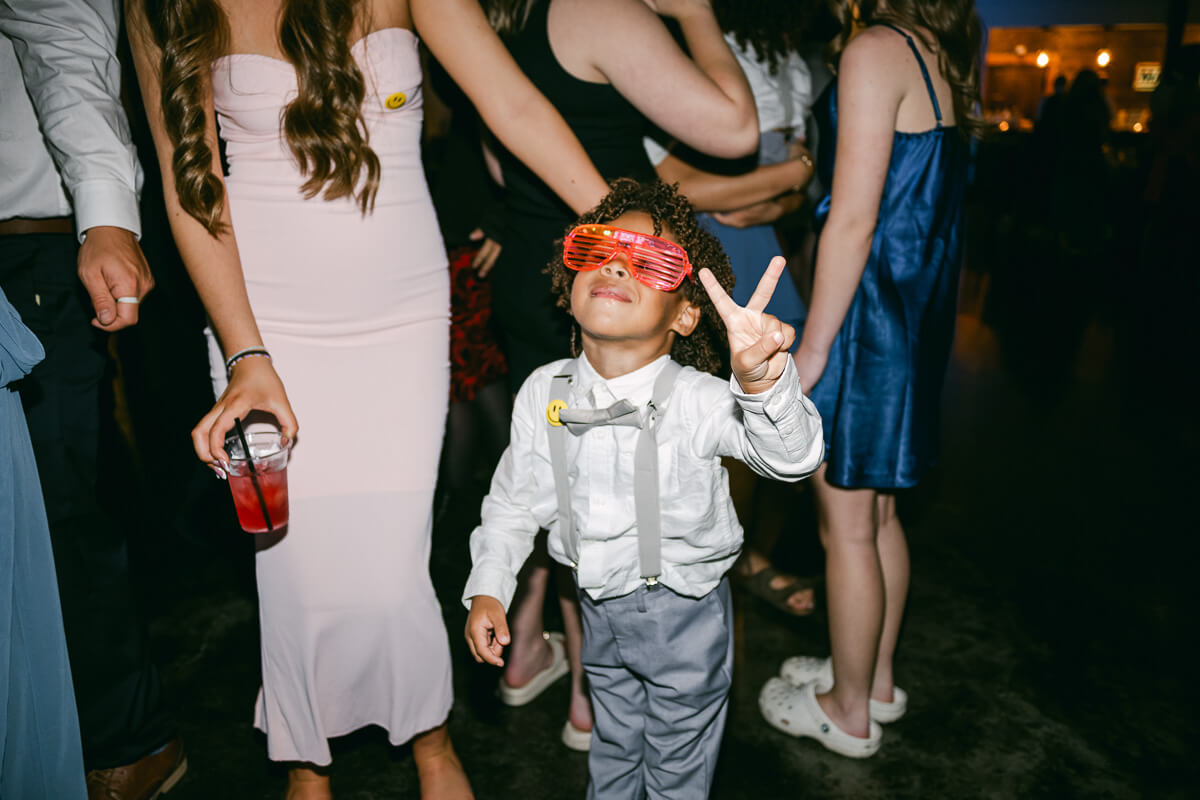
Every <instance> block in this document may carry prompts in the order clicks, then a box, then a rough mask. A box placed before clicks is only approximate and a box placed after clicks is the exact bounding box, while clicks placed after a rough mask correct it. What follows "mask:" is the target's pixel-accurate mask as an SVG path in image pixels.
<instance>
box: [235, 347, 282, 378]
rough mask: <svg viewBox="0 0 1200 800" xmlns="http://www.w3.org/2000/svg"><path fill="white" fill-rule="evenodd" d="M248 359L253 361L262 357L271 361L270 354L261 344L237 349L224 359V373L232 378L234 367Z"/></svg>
mask: <svg viewBox="0 0 1200 800" xmlns="http://www.w3.org/2000/svg"><path fill="white" fill-rule="evenodd" d="M250 359H253V360H255V361H258V360H262V359H265V360H266V361H271V354H270V353H268V352H267V349H266V348H265V347H263V346H261V345H258V346H255V347H246V348H243V349H241V350H238V351H237V352H236V353H234V354H233V355H231V356H229V358H227V359H225V375H226V376H227V377H230V378H232V377H233V369H234V367H236V366H237V365H238V364H242V363H244V362H246V361H247V360H250Z"/></svg>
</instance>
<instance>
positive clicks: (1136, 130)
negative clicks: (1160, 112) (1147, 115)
mask: <svg viewBox="0 0 1200 800" xmlns="http://www.w3.org/2000/svg"><path fill="white" fill-rule="evenodd" d="M1133 132H1134V133H1141V132H1142V123H1140V122H1135V123H1133Z"/></svg>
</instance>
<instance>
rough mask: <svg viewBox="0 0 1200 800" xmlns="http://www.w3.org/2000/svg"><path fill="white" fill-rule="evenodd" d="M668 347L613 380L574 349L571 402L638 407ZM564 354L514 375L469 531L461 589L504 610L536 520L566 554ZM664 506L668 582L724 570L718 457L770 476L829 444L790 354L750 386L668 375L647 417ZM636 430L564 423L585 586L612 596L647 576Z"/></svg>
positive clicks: (725, 490) (728, 513)
mask: <svg viewBox="0 0 1200 800" xmlns="http://www.w3.org/2000/svg"><path fill="white" fill-rule="evenodd" d="M668 358H669V356H662V357H661V358H659V359H658V360H656V361H654V362H652V363H650V364H648V365H646V366H644V367H642V368H641V369H638V370H635V371H634V372H630V373H628V374H626V375H622V376H620V377H617V378H613V379H611V380H605V379H604V378H602V377H601V376H600V375H599V374H598V373H597V372H596V371H595V369H593V368H592V366H591V365H590V364H589V363H588V361H587V359H586V358H585V357H583V356H580V357H579V359H578V363H577V366H576V372H575V379H574V383H573V385H572V387H571V391H570V395H569V397H567V398H564V399H565V400H566V403H567V405H568V406H569V407H580V408H606V407H608V406H609V405H611V404H612V403H614V402H616V401H618V400H620V399H627V400H629V401H630V402H631V403H633V404H634V405H635V406H638V407H642V406H645V405H646V404H647V403H648V402H649V401H650V397H651V394H652V392H653V389H654V380H655V378H657V377H658V373H659V372H660V371H661V370H662V368H663V366H664V365H665V364H666V362H667V359H668ZM565 363H566V362H565V361H556V362H554V363H551V364H547V365H545V366H543V367H540V368H539V369H538V370H537V371H535V372H534V373H533V374H532V375H531V376H529V378H528V380H526V381H525V383H524V385H523V386H522V387H521V391H520V392H519V393H518V394H517V399H516V403H515V404H514V407H513V421H512V436H511V441H510V443H509V446H508V449H507V450H506V451H505V452H504V456H503V457H502V458H501V460H500V464H499V466H498V467H497V468H496V474H495V476H494V477H493V478H492V486H491V491H490V492H489V493H488V496H487V497H486V498H484V501H483V511H482V521H481V524H480V525H479V527H478V528H476V529H475V531H474V532H473V533H472V534H471V559H472V562H473V567H472V570H471V575H470V577H469V578H468V580H467V586H466V590H465V591H464V592H463V602H464V603H466V604H467V605H469V604H470V598H472V597H474V596H476V595H488V596H491V597H495V598H496V599H498V600H499V601H500V602H501V603H503V604H504V607H505V608H506V609H507V608H508V605H509V603H510V602H511V601H512V597H513V592H514V591H515V590H516V584H517V572H518V571H519V570H520V569H521V565H522V564H523V563H524V562H525V559H526V558H528V557H529V553H530V551H531V550H532V548H533V540H534V537H535V536H536V534H537V532H538V529H539V528H546V529H547V530H549V532H550V536H549V550H550V555H551V557H552V558H554V559H555V560H556V561H559V562H561V563H563V564H567V563H569V562H568V560H567V557H566V555H565V553H564V550H563V543H562V539H561V534H560V532H559V525H558V503H557V498H556V495H555V491H554V471H553V468H552V467H551V463H550V444H549V438H548V437H549V429H550V423H549V421H548V420H547V416H546V408H547V405H548V404H549V403H550V400H551V397H550V385H551V381H552V380H553V377H554V376H555V375H557V374H559V373H560V372H561V371H562V367H563V364H565ZM655 433H656V439H657V444H658V474H659V484H660V486H659V496H660V505H661V519H662V575H661V576H660V578H659V580H660V582H661V583H663V584H665V585H666V586H668V587H669V588H671V589H672V590H674V591H675V592H678V593H679V594H683V595H687V596H689V597H703V596H704V595H705V594H707V593H708V592H710V591H712V590H713V588H715V587H716V586H717V584H718V583H719V582H720V581H721V578H722V577H723V576H724V575H725V573H726V572H727V571H728V570H729V568H730V566H731V565H732V564H733V562H734V560H735V559H736V558H737V555H738V552H739V551H740V550H741V546H742V527H741V525H740V524H738V520H737V515H736V514H735V512H734V508H733V501H732V499H731V498H730V496H729V480H728V476H727V475H726V472H725V468H724V467H722V466H721V457H722V456H733V457H734V458H737V459H739V460H741V461H744V462H745V463H746V464H747V465H749V466H750V467H751V468H752V469H753V470H754V471H755V472H757V473H758V474H760V475H764V476H766V477H768V478H776V479H779V480H786V481H795V480H799V479H800V478H803V477H805V476H806V475H808V474H810V473H812V472H813V471H814V470H816V468H817V467H818V466H819V465H820V464H821V460H822V458H823V457H824V440H823V438H822V433H821V418H820V416H819V415H818V413H817V410H816V407H815V406H813V404H812V403H811V402H810V401H809V400H808V398H806V397H805V396H804V394H803V393H802V392H801V390H800V383H799V381H798V380H797V377H796V371H795V367H794V366H793V365H792V361H791V359H788V362H787V367H786V369H785V371H784V373H783V375H782V376H781V377H780V379H779V380H778V381H777V382H776V383H775V385H774V386H773V387H772V388H771V389H770V390H768V391H766V392H763V393H762V394H757V395H747V394H744V393H743V392H742V391H741V387H740V386H738V384H737V382H736V380H735V379H733V378H730V380H729V382H726V381H723V380H720V379H718V378H715V377H713V376H712V375H708V374H706V373H703V372H698V371H696V370H694V369H691V368H685V369H683V370H682V371H681V372H680V374H679V377H678V378H677V379H676V382H675V388H674V390H673V391H672V392H671V396H670V398H669V399H668V401H667V403H666V406H665V408H664V409H660V411H659V414H658V423H657V426H656V428H655ZM638 434H639V430H638V429H637V428H634V427H622V426H604V427H598V428H593V429H591V430H589V431H587V432H586V433H584V434H582V435H579V436H576V435H573V434H570V433H568V434H567V447H566V450H567V463H568V465H569V476H570V484H571V509H572V512H573V514H574V516H575V528H576V531H577V535H578V536H579V537H580V549H579V564H578V565H577V570H576V577H577V580H578V581H579V585H580V586H581V587H582V588H583V589H584V590H585V591H586V592H587V593H588V595H589V596H591V597H592V598H594V599H597V600H599V599H603V598H606V597H619V596H621V595H624V594H628V593H629V592H632V591H633V590H635V589H636V588H637V587H638V585H639V584H640V583H641V582H642V577H641V575H640V570H639V565H638V545H637V513H636V510H635V508H634V499H633V496H634V489H633V481H634V452H635V449H636V446H637V439H638Z"/></svg>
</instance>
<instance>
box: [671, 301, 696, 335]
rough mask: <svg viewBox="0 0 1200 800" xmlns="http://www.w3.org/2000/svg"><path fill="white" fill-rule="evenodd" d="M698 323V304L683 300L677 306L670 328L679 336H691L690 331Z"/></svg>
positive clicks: (694, 328)
mask: <svg viewBox="0 0 1200 800" xmlns="http://www.w3.org/2000/svg"><path fill="white" fill-rule="evenodd" d="M699 324H700V306H698V305H696V304H695V303H693V302H691V301H688V300H684V301H683V304H682V305H681V306H680V307H679V314H678V316H676V317H675V321H674V322H672V323H671V330H673V331H675V333H677V334H679V335H680V336H691V335H692V331H694V330H696V326H697V325H699Z"/></svg>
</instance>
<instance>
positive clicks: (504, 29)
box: [479, 0, 550, 36]
mask: <svg viewBox="0 0 1200 800" xmlns="http://www.w3.org/2000/svg"><path fill="white" fill-rule="evenodd" d="M540 1H544V2H547V3H548V2H550V0H479V3H480V5H482V6H483V13H484V14H486V15H487V18H488V22H490V23H491V25H492V28H494V29H495V31H496V33H498V34H500V35H502V36H503V35H505V34H512V33H520V32H521V30H522V29H523V28H524V27H525V23H526V22H528V21H529V14H530V12H532V11H533V8H534V6H536V5H537V4H538V2H540Z"/></svg>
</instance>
